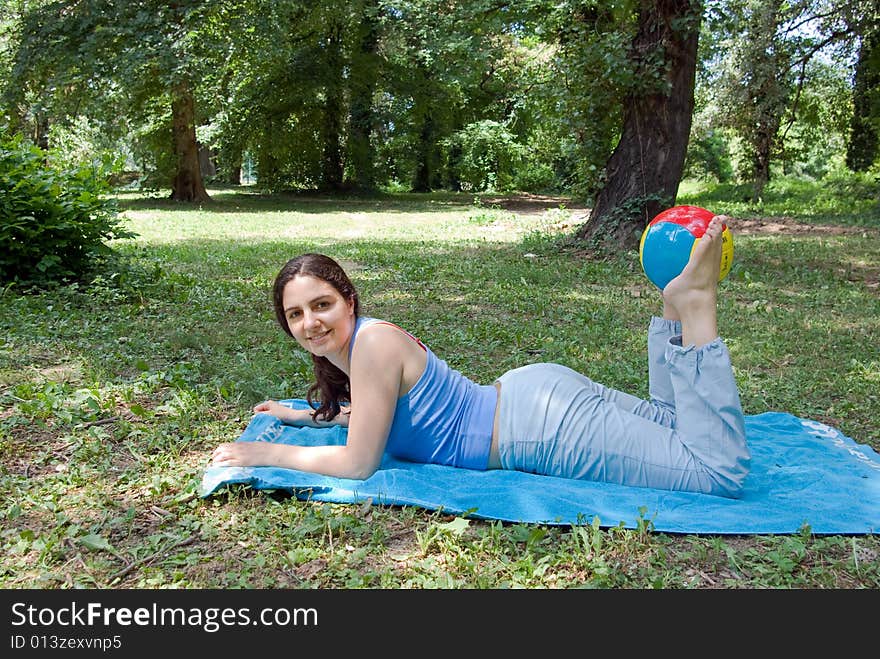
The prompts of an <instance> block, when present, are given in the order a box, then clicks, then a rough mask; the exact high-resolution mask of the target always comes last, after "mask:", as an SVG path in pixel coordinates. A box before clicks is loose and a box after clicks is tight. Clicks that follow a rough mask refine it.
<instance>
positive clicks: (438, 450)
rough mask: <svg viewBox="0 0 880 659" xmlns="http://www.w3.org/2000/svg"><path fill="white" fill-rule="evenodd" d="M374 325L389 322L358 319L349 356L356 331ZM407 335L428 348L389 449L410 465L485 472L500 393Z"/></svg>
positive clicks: (401, 402) (397, 414) (397, 413)
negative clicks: (470, 377)
mask: <svg viewBox="0 0 880 659" xmlns="http://www.w3.org/2000/svg"><path fill="white" fill-rule="evenodd" d="M375 323H386V321H383V320H378V319H376V318H366V317H361V318H358V320H357V323H356V324H355V327H354V332H353V334H352V337H351V343H350V345H349V349H348V354H349V358H350V357H351V353H352V350H353V349H354V342H355V339H356V338H357V333H358V331H359V330H360V329H361V328H363V327H366V326H368V325H372V324H375ZM387 324H389V325H393V323H387ZM394 327H397V326H396V325H394ZM401 331H404V332H406V330H401ZM406 333H407V334H409V332H406ZM409 336H411V337H412V338H413V340H415V341H418V343H419V345H421V346H422V348H424V350H425V352H426V354H427V362H426V363H425V371H424V372H423V373H422V375H421V377H419V379H418V381H417V382H416V383H415V385H413V388H412V389H410V391H409V392H408V393H407V394H406V395H404V396H401V397H400V398H398V399H397V406H396V407H395V410H394V419H393V420H392V422H391V430H390V432H389V433H388V443H387V444H386V446H385V450H386V451H387V452H388V453H389V454H391V455H393V456H394V457H396V458H402V459H404V460H410V461H412V462H430V463H433V464H442V465H449V466H453V467H463V468H466V469H486V468H487V467H488V465H489V449H490V448H491V445H492V426H493V424H494V421H495V406H496V404H497V402H498V392H497V391H496V390H495V387H494V386H492V385H479V384H477V383H475V382H474V381H473V380H470V379H468V378H467V377H465V376H464V375H462V374H461V373H460V372H459V371H456V370H454V369H452V368H450V367H449V365H448V364H447V363H446V362H445V361H443V360H442V359H440V358H439V357H437V356H436V355H435V354H434V353H433V352H431V350H430V349H429V348H428V347H427V346H426V345H425V344H424V343H422V342H421V341H419V340H418V339H416V338H415V337H414V336H412V334H409Z"/></svg>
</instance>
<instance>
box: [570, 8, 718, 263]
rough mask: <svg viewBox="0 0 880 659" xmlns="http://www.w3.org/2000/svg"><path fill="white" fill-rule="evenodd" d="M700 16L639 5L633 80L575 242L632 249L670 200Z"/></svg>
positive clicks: (686, 127)
mask: <svg viewBox="0 0 880 659" xmlns="http://www.w3.org/2000/svg"><path fill="white" fill-rule="evenodd" d="M701 12H702V7H701V4H700V2H698V1H695V0H661V1H659V2H649V1H647V0H642V2H641V4H640V9H639V19H638V30H637V33H636V35H635V37H634V39H633V42H632V47H631V51H630V56H631V58H632V60H633V63H634V66H635V70H636V72H637V75H636V78H635V80H634V84H633V87H632V88H631V89H630V91H629V93H628V94H627V97H626V100H625V102H624V108H625V110H624V119H623V128H622V131H621V135H620V140H619V142H618V144H617V147H616V148H615V149H614V152H613V153H612V154H611V157H610V159H609V160H608V163H607V165H606V169H605V171H606V177H607V179H606V182H605V185H604V186H603V187H602V189H601V190H600V191H599V193H598V194H597V195H596V197H595V200H594V203H593V209H592V212H591V213H590V218H589V220H588V221H587V223H585V224H584V225H583V226H582V227H581V228H580V229H579V230H578V237H579V238H581V239H583V240H586V241H590V242H593V243H595V244H597V245H602V244H604V245H605V246H606V247H610V248H612V249H634V248H635V247H637V245H638V241H639V237H640V235H641V232H642V230H643V229H644V227H645V226H646V224H647V223H648V222H649V221H650V220H651V218H653V217H654V215H656V214H657V213H658V212H660V211H661V210H663V209H665V208H668V207H669V206H671V205H673V203H674V202H675V198H676V196H677V194H678V185H679V183H680V180H681V174H682V171H683V167H684V160H685V155H686V152H687V143H688V137H689V134H690V127H691V117H692V113H693V107H694V81H695V73H696V55H697V45H698V40H699V31H700V21H701Z"/></svg>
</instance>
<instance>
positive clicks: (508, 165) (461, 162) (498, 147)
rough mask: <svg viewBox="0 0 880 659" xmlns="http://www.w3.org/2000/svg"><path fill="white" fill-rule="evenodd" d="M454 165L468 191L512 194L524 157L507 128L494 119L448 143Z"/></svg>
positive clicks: (461, 131)
mask: <svg viewBox="0 0 880 659" xmlns="http://www.w3.org/2000/svg"><path fill="white" fill-rule="evenodd" d="M446 148H447V151H448V152H451V153H454V154H456V156H457V157H456V158H455V160H454V162H453V163H452V164H451V165H450V166H451V168H452V169H453V170H454V171H455V175H456V177H457V178H458V180H459V181H460V183H461V189H462V190H464V191H465V192H508V191H510V190H511V188H512V187H513V181H514V177H515V175H516V172H517V170H518V168H519V167H518V166H519V164H520V161H521V160H522V157H523V149H522V146H521V145H519V144H517V142H516V138H515V136H514V135H513V134H512V133H511V132H510V131H509V130H507V128H506V127H505V126H504V125H502V124H500V123H498V122H497V121H492V120H491V119H486V120H483V121H478V122H474V123H472V124H469V125H468V126H465V127H464V128H463V129H462V130H460V131H458V132H457V133H455V135H453V136H452V137H451V138H449V139H448V140H447V141H446Z"/></svg>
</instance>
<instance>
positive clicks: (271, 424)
mask: <svg viewBox="0 0 880 659" xmlns="http://www.w3.org/2000/svg"><path fill="white" fill-rule="evenodd" d="M283 402H285V404H287V405H289V406H291V407H299V408H301V407H305V406H306V403H305V401H303V400H300V399H292V400H287V401H283ZM346 433H347V430H346V429H345V428H342V427H339V426H333V427H328V428H321V429H317V428H301V427H294V426H287V425H283V424H281V423H280V422H279V421H278V420H277V419H276V418H275V417H273V416H270V415H268V414H257V415H255V416H254V417H253V419H252V420H251V421H250V423H249V424H248V426H247V427H246V428H245V430H244V432H243V433H242V435H241V436H240V437H239V439H238V441H243V442H245V441H255V440H262V441H272V442H283V443H285V444H301V445H319V444H344V443H345V439H346ZM746 435H747V438H748V442H749V447H750V449H751V451H752V470H751V472H750V474H749V476H748V478H747V479H746V483H745V493H744V495H743V497H742V498H741V499H726V498H723V497H716V496H711V495H707V494H693V493H688V492H669V491H666V490H655V489H651V488H642V487H630V486H625V485H614V484H610V483H595V482H590V481H577V480H570V479H564V478H555V477H552V476H537V475H535V474H526V473H522V472H515V471H504V470H489V471H474V470H469V469H458V468H455V467H444V466H441V465H430V464H416V463H412V462H405V461H402V460H398V459H396V458H393V457H391V456H390V455H386V456H385V457H384V459H383V461H382V464H381V467H380V469H379V470H378V471H377V472H376V473H375V474H374V475H373V476H371V477H370V478H368V479H366V480H351V479H346V478H331V477H328V476H320V475H316V474H311V473H308V472H302V471H296V470H293V469H279V468H275V467H208V468H207V469H206V470H205V472H204V474H203V476H202V481H201V486H200V491H199V494H200V495H201V496H202V497H208V496H210V495H212V494H214V493H216V492H217V491H218V490H221V489H222V488H224V487H226V486H228V485H232V484H237V483H241V484H246V485H249V486H250V487H252V488H255V489H261V490H262V489H265V490H284V491H288V492H290V493H291V494H293V495H295V496H296V497H298V498H300V499H311V500H316V501H329V502H335V503H355V502H361V501H366V500H372V502H373V504H375V505H398V506H419V507H422V508H425V509H428V510H442V511H443V512H445V513H449V514H454V515H467V516H470V517H474V518H479V519H492V520H502V521H507V522H521V523H534V524H549V525H566V526H567V525H580V524H590V523H593V522H594V520H595V521H597V522H598V524H599V525H600V526H604V527H610V526H624V527H626V528H637V527H638V525H639V523H640V522H641V523H645V522H650V523H651V524H652V525H653V528H654V530H656V531H662V532H668V533H703V534H788V533H798V532H800V531H801V530H802V529H803V528H804V527H805V526H808V527H809V530H810V531H811V532H812V533H815V534H874V533H877V532H878V530H880V455H878V454H877V452H875V451H874V450H873V449H872V448H871V447H870V446H866V445H862V444H856V443H855V442H854V441H853V440H852V439H850V438H849V437H846V436H845V435H843V434H842V433H841V432H839V431H838V430H837V429H835V428H832V427H830V426H827V425H825V424H822V423H819V422H817V421H812V420H809V419H802V418H799V417H796V416H792V415H791V414H785V413H780V412H766V413H764V414H758V415H754V416H747V417H746ZM596 518H598V519H596Z"/></svg>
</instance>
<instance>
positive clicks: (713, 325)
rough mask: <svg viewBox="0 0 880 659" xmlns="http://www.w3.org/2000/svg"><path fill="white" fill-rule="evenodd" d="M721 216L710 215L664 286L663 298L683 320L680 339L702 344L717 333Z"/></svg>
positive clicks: (722, 220) (722, 218)
mask: <svg viewBox="0 0 880 659" xmlns="http://www.w3.org/2000/svg"><path fill="white" fill-rule="evenodd" d="M727 219H728V218H727V217H726V216H724V215H716V216H715V217H713V218H712V219H711V220H710V222H709V226H708V227H706V233H705V234H704V235H703V237H702V238H701V239H700V241H699V242H698V243H697V245H696V247H694V251H693V253H692V254H691V258H690V260H689V261H688V263H687V265H686V266H685V267H684V270H682V271H681V274H680V275H678V276H677V277H675V278H674V279H673V280H672V281H670V282H669V283H668V284H667V285H666V288H664V289H663V301H664V304H665V305H667V306H668V307H669V308H670V309H673V310H675V312H677V313H678V314H679V315H680V317H681V322H682V334H683V336H682V342H683V343H684V344H685V345H690V344H691V343H694V344H696V345H698V346H699V345H704V344H706V343H709V342H710V341H713V340H714V339H715V338H716V337H717V336H718V328H717V322H716V310H715V304H716V301H717V291H718V275H719V273H720V271H721V242H722V241H721V232H722V230H723V225H724V222H725V220H727Z"/></svg>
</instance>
